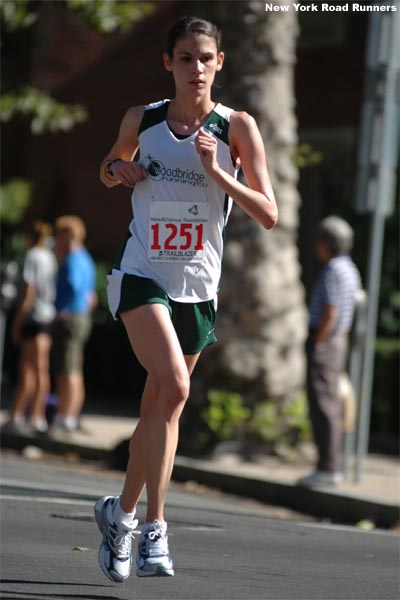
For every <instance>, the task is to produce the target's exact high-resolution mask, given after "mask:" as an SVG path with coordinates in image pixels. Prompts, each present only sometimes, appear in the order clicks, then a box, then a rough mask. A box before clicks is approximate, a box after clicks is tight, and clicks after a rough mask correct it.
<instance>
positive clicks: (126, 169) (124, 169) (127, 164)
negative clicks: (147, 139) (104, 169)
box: [111, 158, 147, 188]
mask: <svg viewBox="0 0 400 600" xmlns="http://www.w3.org/2000/svg"><path fill="white" fill-rule="evenodd" d="M111 170H112V172H113V178H114V179H115V180H118V181H120V182H121V183H122V185H124V186H125V187H129V188H132V187H134V186H135V185H136V184H137V183H139V181H142V179H144V178H145V177H147V171H146V169H145V168H144V167H142V166H141V165H140V164H139V163H138V162H136V161H135V160H128V161H125V160H122V158H121V159H120V160H117V161H115V162H113V164H112V165H111Z"/></svg>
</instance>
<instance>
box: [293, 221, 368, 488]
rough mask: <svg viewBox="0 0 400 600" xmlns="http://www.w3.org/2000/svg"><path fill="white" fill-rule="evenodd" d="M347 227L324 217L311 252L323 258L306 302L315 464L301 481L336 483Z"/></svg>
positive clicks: (350, 294)
mask: <svg viewBox="0 0 400 600" xmlns="http://www.w3.org/2000/svg"><path fill="white" fill-rule="evenodd" d="M352 245H353V230H352V229H351V227H350V226H349V225H348V224H347V223H346V222H345V221H344V220H343V219H341V218H339V217H335V216H330V217H327V218H326V219H324V220H323V221H322V222H321V223H320V225H319V227H318V231H317V253H318V257H319V259H320V260H321V261H322V262H323V263H324V267H323V269H322V272H321V274H320V276H319V278H318V280H317V282H316V285H315V287H314V289H313V292H312V296H311V302H310V335H309V339H308V341H307V394H308V403H309V410H310V419H311V423H312V428H313V433H314V440H315V443H316V446H317V450H318V464H317V470H316V471H315V472H314V473H312V474H311V475H309V476H307V477H304V478H303V479H301V480H300V481H299V483H300V484H302V485H307V486H313V485H336V484H337V483H339V482H340V481H341V480H342V473H341V468H342V432H343V403H342V400H341V398H340V396H339V376H340V374H341V373H342V372H343V370H344V368H345V363H346V355H347V348H348V333H349V331H350V329H351V326H352V322H353V316H354V309H355V293H356V291H357V290H359V289H360V288H361V280H360V275H359V272H358V270H357V267H356V266H355V264H354V263H353V261H352V260H351V258H350V255H349V252H350V250H351V248H352Z"/></svg>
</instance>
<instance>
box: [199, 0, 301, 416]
mask: <svg viewBox="0 0 400 600" xmlns="http://www.w3.org/2000/svg"><path fill="white" fill-rule="evenodd" d="M274 4H275V5H277V4H282V5H283V4H287V3H284V2H277V1H275V2H274ZM188 9H189V13H191V14H196V15H198V16H201V17H204V18H206V19H209V20H211V21H214V22H216V23H217V24H218V25H219V26H220V27H221V28H222V31H223V44H222V45H223V50H224V51H225V53H226V59H225V64H224V68H223V70H222V72H221V73H220V74H218V75H217V79H216V84H217V85H216V87H215V90H214V99H219V100H220V101H221V102H223V103H224V104H227V105H228V106H232V107H233V108H235V109H236V110H245V111H247V112H249V113H250V114H251V115H252V116H254V117H255V119H256V121H257V123H258V125H259V127H260V130H261V133H262V136H263V139H264V142H265V147H266V151H267V161H268V166H269V171H270V175H271V179H272V183H273V187H274V191H275V195H276V198H277V203H278V208H279V223H278V225H277V226H276V227H275V228H274V229H273V230H271V231H265V230H264V229H263V228H262V227H261V226H260V225H259V224H257V223H255V222H254V221H252V220H251V219H250V218H249V217H248V216H247V215H245V214H244V213H243V212H242V211H241V209H239V208H238V207H237V206H235V207H234V209H233V211H232V215H231V218H230V220H229V223H228V228H227V238H226V245H225V253H224V264H223V274H222V281H221V291H220V295H219V311H218V322H217V335H218V338H219V343H218V344H216V345H215V346H212V347H211V348H210V349H209V350H207V353H206V354H205V355H204V357H203V359H202V361H201V362H200V364H199V369H198V372H197V376H196V379H195V384H194V390H196V389H197V388H196V382H197V386H199V381H200V380H204V379H205V380H206V381H207V382H208V385H210V382H211V385H212V386H213V387H217V388H219V389H225V390H232V391H239V392H240V393H241V394H242V395H243V397H244V398H245V401H246V404H247V405H249V406H251V407H252V408H253V409H254V408H256V406H257V405H258V404H259V403H262V402H265V401H266V400H274V401H276V402H278V403H279V402H281V403H284V404H285V405H286V404H287V403H289V404H290V402H291V401H292V400H293V399H295V398H297V397H298V396H299V394H300V393H301V392H302V390H303V388H304V373H305V360H304V341H305V337H306V327H307V325H306V323H307V317H306V309H305V305H304V293H303V287H302V284H301V282H300V265H299V262H298V251H297V247H296V238H297V228H298V208H299V195H298V192H297V188H296V185H297V180H298V172H297V168H296V167H295V165H294V163H293V160H292V154H293V151H294V148H295V146H296V144H297V129H296V127H297V123H296V118H295V114H294V107H295V97H294V65H295V49H296V37H297V34H298V23H297V17H296V13H295V11H293V10H291V11H288V12H267V11H265V3H264V2H251V1H235V2H225V1H224V2H190V3H188Z"/></svg>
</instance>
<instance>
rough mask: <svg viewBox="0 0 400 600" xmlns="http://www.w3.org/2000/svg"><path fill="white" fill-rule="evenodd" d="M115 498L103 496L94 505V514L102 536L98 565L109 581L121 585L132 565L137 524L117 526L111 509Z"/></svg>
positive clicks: (135, 521)
mask: <svg viewBox="0 0 400 600" xmlns="http://www.w3.org/2000/svg"><path fill="white" fill-rule="evenodd" d="M116 501H117V498H115V497H114V496H105V497H104V498H100V500H98V501H97V502H96V504H95V507H94V514H95V517H96V522H97V525H98V527H99V529H100V531H101V533H102V534H103V541H102V543H101V545H100V548H99V564H100V567H101V570H102V571H103V573H104V575H105V576H106V577H108V579H110V580H111V581H117V582H119V583H122V582H123V581H126V579H128V577H129V575H130V572H131V565H132V539H133V532H134V530H135V528H136V526H137V524H138V521H137V519H134V520H133V521H132V523H131V525H130V527H127V526H125V525H117V524H116V523H115V522H114V518H113V508H114V504H115V502H116Z"/></svg>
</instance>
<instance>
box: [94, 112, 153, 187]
mask: <svg viewBox="0 0 400 600" xmlns="http://www.w3.org/2000/svg"><path fill="white" fill-rule="evenodd" d="M143 113H144V107H143V106H135V107H132V108H130V109H129V110H128V111H127V112H126V114H125V116H124V118H123V119H122V123H121V126H120V129H119V134H118V138H117V140H116V142H115V143H114V145H113V146H112V148H111V150H110V152H109V153H108V154H107V156H106V157H105V159H104V160H103V162H102V163H101V167H100V180H101V181H102V182H103V183H104V185H105V186H107V187H114V186H115V185H118V184H119V183H122V184H123V185H125V186H126V187H133V186H134V185H135V184H136V183H138V181H140V180H141V179H143V178H144V177H146V171H145V169H143V168H142V167H141V166H140V165H139V164H138V163H137V162H136V161H134V160H133V159H134V157H135V154H136V152H137V149H138V147H139V140H138V131H139V126H140V122H141V120H142V117H143ZM116 159H117V160H116ZM110 161H115V162H113V163H112V165H111V167H110V168H111V169H112V175H111V174H110V171H107V165H108V164H109V163H110Z"/></svg>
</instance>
